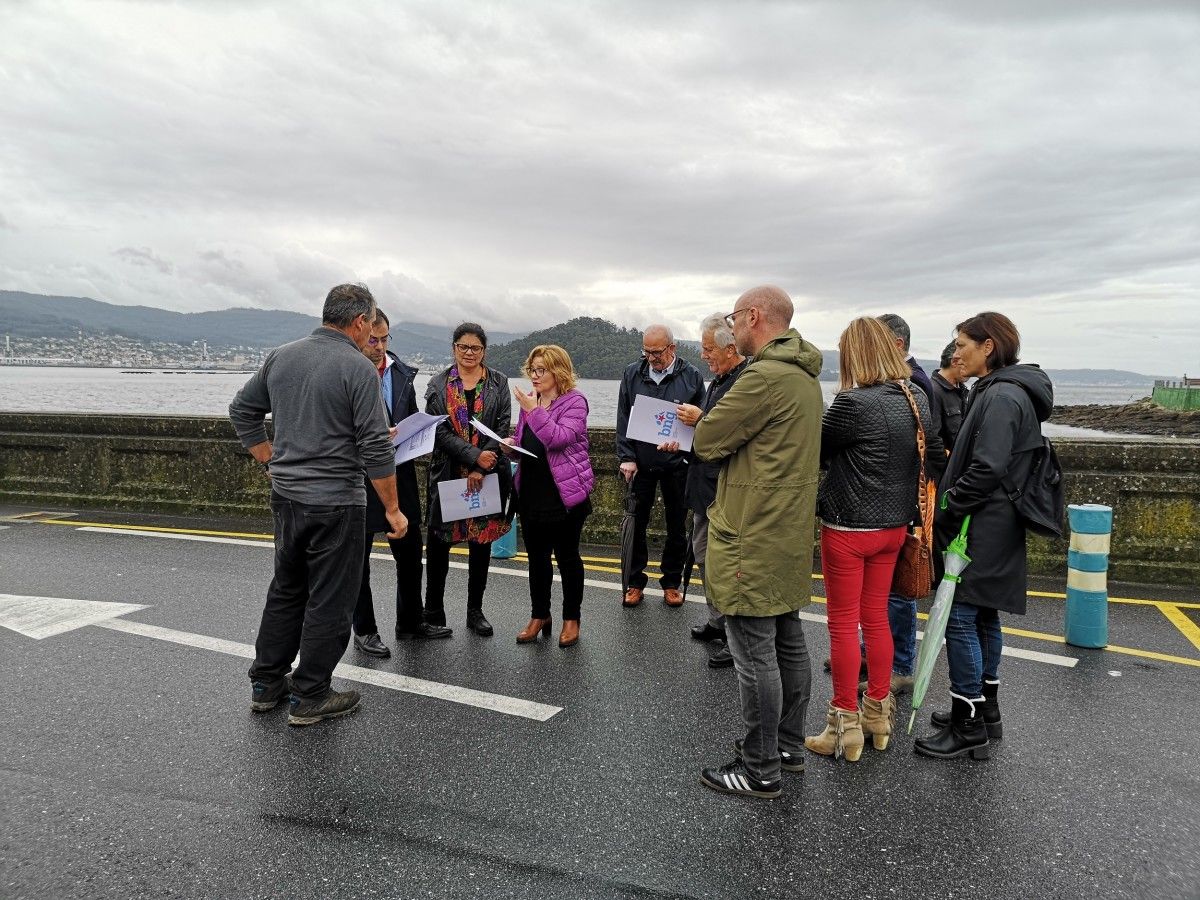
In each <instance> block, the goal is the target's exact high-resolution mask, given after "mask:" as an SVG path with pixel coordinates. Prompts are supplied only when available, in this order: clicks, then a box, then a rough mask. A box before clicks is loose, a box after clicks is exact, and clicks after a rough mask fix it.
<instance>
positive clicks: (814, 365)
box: [753, 328, 821, 378]
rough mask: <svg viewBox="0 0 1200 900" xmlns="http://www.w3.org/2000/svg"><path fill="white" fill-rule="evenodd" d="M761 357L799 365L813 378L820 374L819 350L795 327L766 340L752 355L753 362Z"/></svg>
mask: <svg viewBox="0 0 1200 900" xmlns="http://www.w3.org/2000/svg"><path fill="white" fill-rule="evenodd" d="M761 359H770V360H775V361H776V362H783V363H788V364H790V365H793V366H799V367H800V368H801V369H803V370H804V371H805V372H807V373H808V374H809V375H811V376H812V377H813V378H816V377H817V376H818V375H820V374H821V351H820V350H818V349H817V348H816V347H814V346H813V345H812V344H810V343H809V342H808V341H806V340H805V339H804V338H802V337H800V332H798V331H797V330H796V329H795V328H789V329H788V330H787V331H785V332H783V334H781V335H779V336H778V337H775V338H772V339H771V340H769V341H767V343H766V344H764V345H763V346H762V347H761V348H760V349H759V351H758V352H757V353H755V354H754V357H753V361H755V362H756V361H758V360H761Z"/></svg>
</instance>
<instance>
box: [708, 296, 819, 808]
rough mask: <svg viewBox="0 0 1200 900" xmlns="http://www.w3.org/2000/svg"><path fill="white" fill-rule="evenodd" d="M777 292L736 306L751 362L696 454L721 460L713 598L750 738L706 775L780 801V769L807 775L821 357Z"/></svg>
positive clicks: (738, 338) (740, 337) (734, 317)
mask: <svg viewBox="0 0 1200 900" xmlns="http://www.w3.org/2000/svg"><path fill="white" fill-rule="evenodd" d="M792 313H793V307H792V301H791V298H790V297H788V295H787V294H786V293H785V292H784V291H783V290H781V289H780V288H778V287H775V286H773V285H763V286H762V287H757V288H753V289H751V290H749V291H747V292H746V293H744V294H742V296H741V297H739V298H738V300H737V303H736V304H735V305H734V309H733V312H732V313H730V314H729V315H728V316H727V317H726V319H725V321H726V323H727V324H728V325H729V326H730V328H731V329H732V331H733V339H734V343H735V344H736V346H737V349H738V352H739V353H741V354H742V355H744V356H747V357H749V358H750V362H749V364H748V365H747V366H746V368H745V369H743V370H742V373H741V375H739V376H738V379H737V381H735V382H734V383H733V385H732V386H731V387H730V388H729V390H728V392H726V394H725V396H723V397H722V398H721V399H720V400H718V401H717V403H716V405H714V406H713V407H712V409H710V410H709V411H708V412H707V413H705V414H704V417H703V418H701V419H700V421H699V422H697V423H696V436H695V441H694V443H693V446H692V450H693V452H694V453H695V454H696V456H697V457H698V458H700V459H702V460H708V461H720V463H721V473H720V476H719V477H718V480H717V496H716V499H715V500H714V501H713V503H712V505H711V506H710V507H709V508H708V522H709V526H708V550H707V551H706V554H705V563H706V566H705V570H704V588H705V593H706V594H708V596H709V598H710V599H711V600H712V603H713V606H714V607H715V608H716V609H717V610H718V611H719V612H721V613H723V614H724V615H725V634H726V638H727V640H728V642H729V650H730V652H731V653H732V654H733V662H734V666H735V668H736V669H737V674H738V684H739V687H740V692H741V705H742V722H743V725H744V726H745V734H744V737H742V738H741V739H739V740H736V741H735V742H734V747H735V752H736V753H737V758H736V759H734V760H733V761H731V762H729V763H727V764H725V765H723V766H714V767H711V768H706V769H704V770H703V771H702V772H701V774H700V780H701V782H702V783H703V784H704V785H705V786H706V787H709V788H712V789H713V790H714V791H721V792H723V793H730V794H741V795H743V796H750V797H764V798H771V797H778V796H779V795H780V794H781V793H782V791H783V784H782V780H781V776H780V772H781V771H787V772H802V771H804V717H805V715H806V713H807V711H808V701H809V695H810V693H811V684H812V674H811V671H810V667H809V661H808V647H807V644H806V642H805V640H804V631H803V629H802V628H801V626H800V615H799V609H800V607H802V606H807V605H808V604H809V603H810V602H811V595H812V588H811V585H812V566H813V522H814V520H815V518H816V505H817V472H818V464H819V461H820V452H821V411H822V403H821V387H820V385H819V384H818V383H817V376H818V375H820V374H821V351H820V350H818V349H817V348H816V347H814V346H813V345H812V344H810V343H809V342H808V341H806V340H804V338H802V337H801V336H800V333H799V332H797V331H796V329H794V328H791V327H789V326H790V323H791V320H792Z"/></svg>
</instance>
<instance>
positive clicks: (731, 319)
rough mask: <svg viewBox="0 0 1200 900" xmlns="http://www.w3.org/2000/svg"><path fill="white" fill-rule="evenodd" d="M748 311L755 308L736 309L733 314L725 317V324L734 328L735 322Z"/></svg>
mask: <svg viewBox="0 0 1200 900" xmlns="http://www.w3.org/2000/svg"><path fill="white" fill-rule="evenodd" d="M748 309H754V307H753V306H747V307H744V308H742V309H735V310H734V311H733V312H731V313H730V314H729V315H727V316H726V317H725V324H726V325H728V326H729V327H730V328H732V327H733V322H734V320H735V319H736V318H737V317H738V316H739V315H741V314H742V313H744V312H745V311H746V310H748Z"/></svg>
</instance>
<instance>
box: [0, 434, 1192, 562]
mask: <svg viewBox="0 0 1200 900" xmlns="http://www.w3.org/2000/svg"><path fill="white" fill-rule="evenodd" d="M591 447H592V460H593V464H594V465H595V468H596V492H595V494H594V495H593V498H592V502H593V505H594V507H595V513H594V515H593V516H592V517H591V518H590V519H589V520H588V524H587V528H586V529H585V530H584V541H585V542H586V543H590V544H615V543H616V542H617V532H618V528H619V525H620V521H621V510H622V500H623V496H624V494H623V484H622V482H621V479H620V477H619V475H618V473H617V463H616V451H615V433H614V432H613V430H612V429H608V428H594V429H592V430H591ZM1055 447H1056V448H1057V449H1058V455H1059V458H1060V460H1061V462H1062V465H1063V468H1064V469H1065V470H1066V472H1067V475H1068V484H1067V502H1068V503H1102V504H1104V505H1106V506H1111V507H1112V508H1113V511H1114V524H1113V540H1112V549H1111V555H1110V558H1109V576H1110V577H1111V578H1112V579H1113V580H1119V581H1140V582H1150V583H1157V584H1196V583H1198V582H1200V444H1198V443H1165V442H1164V443H1154V442H1141V441H1139V442H1132V441H1131V442H1127V443H1126V442H1121V441H1119V440H1118V441H1107V440H1106V441H1088V440H1068V439H1058V440H1056V441H1055ZM269 490H270V486H269V483H268V481H267V479H266V478H264V476H263V474H262V472H261V470H260V469H259V467H258V466H257V464H255V463H254V462H253V460H252V459H251V458H250V456H249V454H247V453H246V452H245V451H244V450H243V449H242V448H241V445H240V444H239V443H238V441H237V438H236V437H235V436H234V433H233V428H232V426H231V425H230V423H229V421H228V420H227V419H224V418H219V417H190V416H121V415H100V414H95V415H93V414H83V413H79V414H65V415H64V414H57V413H56V414H46V413H4V412H0V501H5V502H9V503H18V504H22V505H36V506H44V507H51V508H60V509H79V508H99V509H115V510H135V511H143V512H165V513H172V514H176V515H218V516H234V517H246V518H256V519H259V520H262V519H264V518H266V517H268V516H269V512H268V506H267V500H268V493H269ZM661 525H662V523H661V517H660V516H659V515H658V514H657V513H656V515H655V517H654V519H652V521H651V532H652V536H661ZM815 534H816V531H815V523H800V522H797V534H796V539H797V540H804V539H806V538H808V539H813V541H814V552H815V551H816V543H815ZM1029 551H1030V568H1031V571H1033V572H1035V573H1038V574H1046V575H1062V574H1063V573H1064V572H1065V571H1066V560H1067V541H1066V540H1065V539H1064V540H1048V539H1043V538H1039V537H1030V539H1029Z"/></svg>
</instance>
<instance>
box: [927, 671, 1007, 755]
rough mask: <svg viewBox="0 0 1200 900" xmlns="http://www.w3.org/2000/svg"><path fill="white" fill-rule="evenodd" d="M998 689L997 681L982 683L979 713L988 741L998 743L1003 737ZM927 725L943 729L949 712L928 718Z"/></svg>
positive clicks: (947, 722) (946, 723)
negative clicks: (981, 699) (997, 695)
mask: <svg viewBox="0 0 1200 900" xmlns="http://www.w3.org/2000/svg"><path fill="white" fill-rule="evenodd" d="M999 689H1000V682H999V681H985V682H984V683H983V703H982V704H981V705H980V707H979V713H980V715H981V716H982V717H983V724H984V727H986V728H987V736H988V740H989V741H998V740H1000V739H1001V738H1002V737H1004V725H1003V724H1002V723H1001V722H1000V704H999V703H998V702H997V700H996V692H997V691H998V690H999ZM929 724H931V725H932V726H933V727H934V728H945V727H946V726H947V725H949V724H950V712H949V711H948V710H940V711H938V712H935V713H934V714H933V715H932V716H930V717H929Z"/></svg>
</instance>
